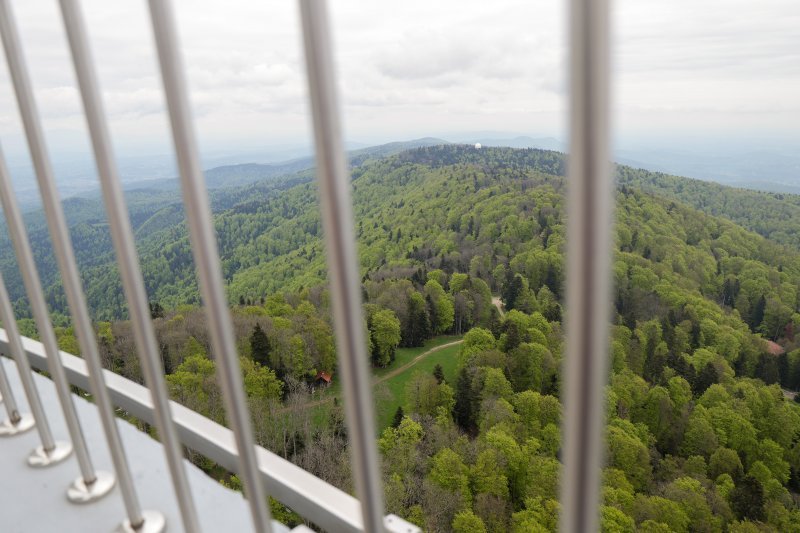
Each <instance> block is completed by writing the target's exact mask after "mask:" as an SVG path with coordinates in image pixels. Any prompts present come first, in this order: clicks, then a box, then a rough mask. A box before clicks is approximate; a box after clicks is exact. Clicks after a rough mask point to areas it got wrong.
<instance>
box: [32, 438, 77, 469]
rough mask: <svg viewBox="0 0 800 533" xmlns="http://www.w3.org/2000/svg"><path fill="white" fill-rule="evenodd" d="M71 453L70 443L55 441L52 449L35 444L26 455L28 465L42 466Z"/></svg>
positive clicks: (59, 460) (64, 457)
mask: <svg viewBox="0 0 800 533" xmlns="http://www.w3.org/2000/svg"><path fill="white" fill-rule="evenodd" d="M71 453H72V444H71V443H69V442H64V441H56V445H55V446H54V447H53V449H52V450H45V449H44V446H37V447H36V448H35V449H34V450H33V451H32V452H31V454H30V455H29V456H28V466H32V467H34V468H44V467H47V466H50V465H55V464H58V463H60V462H61V461H63V460H64V459H66V458H67V457H69V456H70V454H71Z"/></svg>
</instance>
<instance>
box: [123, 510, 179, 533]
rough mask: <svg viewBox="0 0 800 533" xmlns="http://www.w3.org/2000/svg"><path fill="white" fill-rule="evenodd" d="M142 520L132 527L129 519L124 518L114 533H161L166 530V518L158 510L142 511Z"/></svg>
mask: <svg viewBox="0 0 800 533" xmlns="http://www.w3.org/2000/svg"><path fill="white" fill-rule="evenodd" d="M142 516H143V517H144V522H142V524H141V525H140V526H139V527H137V528H134V527H133V526H131V522H130V520H125V521H124V522H123V523H122V524H121V525H120V526H119V527H118V528H117V530H116V533H162V532H164V531H166V530H167V519H166V518H165V517H164V515H163V514H161V513H159V512H158V511H142Z"/></svg>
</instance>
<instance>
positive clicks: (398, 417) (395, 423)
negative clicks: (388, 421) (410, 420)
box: [392, 405, 406, 428]
mask: <svg viewBox="0 0 800 533" xmlns="http://www.w3.org/2000/svg"><path fill="white" fill-rule="evenodd" d="M404 416H406V415H405V413H404V412H403V406H402V405H400V406H398V407H397V411H395V412H394V418H393V419H392V427H393V428H398V427H400V423H401V422H402V421H403V417H404Z"/></svg>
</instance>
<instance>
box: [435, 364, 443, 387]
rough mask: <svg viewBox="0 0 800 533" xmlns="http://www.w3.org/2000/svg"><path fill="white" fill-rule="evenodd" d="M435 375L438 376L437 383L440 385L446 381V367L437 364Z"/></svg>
mask: <svg viewBox="0 0 800 533" xmlns="http://www.w3.org/2000/svg"><path fill="white" fill-rule="evenodd" d="M433 377H435V378H436V383H438V384H439V385H441V384H442V383H444V369H443V368H442V365H439V364H437V365H436V366H435V367H433Z"/></svg>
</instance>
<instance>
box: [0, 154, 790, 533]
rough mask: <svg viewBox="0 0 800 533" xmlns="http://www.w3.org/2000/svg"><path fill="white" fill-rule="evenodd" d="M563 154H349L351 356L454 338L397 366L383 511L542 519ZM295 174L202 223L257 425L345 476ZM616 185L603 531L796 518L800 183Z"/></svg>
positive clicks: (149, 240) (193, 368) (191, 327)
mask: <svg viewBox="0 0 800 533" xmlns="http://www.w3.org/2000/svg"><path fill="white" fill-rule="evenodd" d="M563 174H564V158H563V155H562V154H558V153H555V152H548V151H540V150H512V149H504V148H491V149H486V148H484V149H481V150H476V149H474V148H472V147H468V146H460V145H449V146H432V147H423V148H418V149H414V150H409V151H404V152H401V153H399V154H396V155H391V156H389V157H369V156H365V157H363V158H361V159H359V161H358V162H357V164H356V165H355V166H354V168H353V191H354V203H355V212H356V217H357V219H356V230H357V233H358V241H359V246H360V256H361V266H362V275H363V298H364V311H365V313H364V315H365V324H364V328H365V331H366V332H367V338H368V342H369V354H370V363H371V364H372V366H373V367H374V368H375V369H385V368H391V367H392V365H394V364H395V354H396V352H397V351H398V350H400V349H403V348H404V347H416V346H422V345H423V344H424V343H425V342H426V340H428V339H431V338H433V337H436V336H439V335H443V334H449V335H458V336H463V342H462V343H461V345H460V349H459V353H458V355H457V361H455V362H454V364H455V372H454V374H453V375H452V376H451V377H450V378H449V379H448V378H447V377H445V376H444V374H443V372H442V371H441V369H439V370H438V371H435V372H433V373H430V374H417V375H415V376H414V377H413V379H411V380H410V381H409V383H408V384H407V387H408V388H409V391H410V392H411V393H410V394H407V395H406V401H405V405H403V406H402V407H401V408H399V409H398V411H397V413H396V416H395V418H394V420H393V422H392V423H391V424H390V425H388V426H387V427H381V428H380V429H381V434H380V435H378V436H376V437H377V439H378V445H379V448H380V450H381V452H382V456H383V467H384V479H385V492H386V500H387V505H388V510H389V512H393V513H396V514H398V515H400V516H402V517H404V518H406V519H407V520H409V521H411V522H414V523H416V524H419V525H420V526H422V527H423V528H424V529H425V530H426V531H455V532H459V533H467V532H470V533H471V532H483V531H492V532H494V531H497V532H503V531H514V532H523V531H525V532H528V531H554V530H555V529H556V525H557V517H558V511H559V504H558V479H559V473H560V462H559V452H560V445H561V434H560V422H561V416H562V413H561V411H562V407H561V400H560V392H561V359H562V345H563V338H562V327H561V323H562V319H563V315H564V310H562V307H561V300H562V296H563V291H564V287H563V283H564V257H563V252H564V238H565V226H564V217H565V213H564V189H565V179H564V177H563ZM310 178H311V174H310V173H308V172H306V173H301V174H296V175H292V176H288V177H283V178H279V179H271V180H269V181H265V182H263V183H261V182H259V183H256V184H251V185H248V186H245V187H240V188H231V189H220V190H216V191H214V192H213V197H214V204H215V211H216V213H217V215H216V226H217V229H218V232H219V242H220V249H221V255H222V258H223V265H224V272H225V276H226V279H227V281H228V289H229V294H230V299H231V305H232V314H233V317H234V323H235V327H236V334H237V338H238V340H239V345H238V347H239V352H240V356H241V361H242V368H243V373H244V377H245V385H246V388H247V394H248V397H249V400H250V404H251V409H252V412H253V422H254V425H255V429H256V435H257V438H258V440H259V442H260V443H261V444H263V445H264V446H266V447H268V448H270V449H272V450H274V451H275V452H276V453H279V454H281V455H282V456H284V457H286V458H288V459H290V460H292V461H294V462H296V463H297V464H299V465H301V466H303V468H306V469H308V470H309V471H311V472H312V473H314V474H315V475H318V476H320V477H322V478H324V479H326V480H328V481H329V482H331V483H334V484H336V485H337V486H340V487H342V488H343V489H345V490H352V485H351V481H350V472H349V470H348V465H347V460H346V453H347V451H346V428H344V426H343V417H342V414H341V406H340V405H339V402H338V399H337V398H336V397H334V398H333V400H332V401H331V402H328V403H325V404H322V405H320V400H319V399H318V398H319V394H320V392H319V390H317V389H318V388H319V387H320V382H319V377H320V375H321V374H328V375H330V374H332V375H334V376H335V375H336V354H335V347H334V342H333V333H332V328H331V321H330V307H329V296H328V292H327V289H326V287H325V265H324V255H323V254H324V250H323V247H322V238H321V237H322V236H321V231H322V228H321V224H320V219H319V214H318V211H317V207H316V196H315V188H314V187H313V185H312V183H310ZM619 183H620V186H619V188H618V191H617V198H616V199H617V210H616V215H617V225H616V249H615V252H614V253H615V255H614V278H615V279H614V281H615V290H614V299H613V303H612V305H613V308H614V314H613V316H614V323H613V325H612V326H611V327H612V345H611V356H612V361H611V373H610V377H609V385H608V387H607V396H606V411H607V416H608V428H607V462H606V468H605V470H604V475H603V489H602V497H603V505H602V508H601V512H602V527H603V531H609V532H617V531H645V532H660V531H686V532H688V531H731V532H745V531H796V530H800V507H798V492H800V405H798V404H796V403H795V402H793V401H791V399H790V398H793V397H794V394H793V391H794V390H797V388H800V349H798V342H797V341H796V339H795V328H796V325H798V324H800V315H799V314H798V310H799V309H800V249H798V243H797V242H795V241H794V239H796V236H797V235H798V234H800V232H798V230H800V218H798V217H793V215H792V213H794V210H795V209H800V198H798V197H794V196H790V195H783V196H781V195H775V194H766V193H755V192H751V191H742V190H736V189H728V188H724V187H721V186H717V185H713V184H708V183H704V182H697V181H693V180H688V179H684V178H675V177H670V176H664V175H660V174H654V173H649V172H647V171H643V170H635V169H631V168H627V167H620V168H619ZM141 194H142V198H141V200H142V201H141V207H140V209H141V210H139V209H138V208H137V207H135V206H136V205H137V204H135V203H134V208H133V209H132V216H133V218H134V223H135V225H136V227H137V231H138V236H139V245H140V251H141V254H142V257H143V269H144V272H145V275H146V276H147V284H148V291H149V293H150V295H151V299H152V301H153V304H152V315H153V319H154V322H155V324H156V328H157V334H158V338H159V343H160V346H161V352H162V359H163V361H164V367H165V372H166V373H167V379H168V382H169V385H170V389H171V392H172V394H173V396H174V398H175V399H177V400H179V401H181V402H183V403H185V404H186V405H188V406H189V407H191V408H192V409H195V410H197V411H198V412H200V413H203V414H204V415H206V416H209V417H210V418H212V419H215V420H217V421H220V422H224V414H223V412H222V405H221V401H220V393H219V390H218V388H217V385H216V383H215V379H214V369H215V362H214V358H213V355H214V354H213V353H210V350H209V341H208V337H207V333H206V328H205V325H204V320H205V319H204V316H203V313H202V311H201V310H200V309H198V308H197V296H196V282H195V280H194V274H193V264H192V260H191V252H190V249H189V245H188V239H187V238H186V232H185V228H184V227H183V225H182V223H181V220H182V216H181V213H180V210H179V209H177V208H176V206H175V203H174V202H173V201H171V200H170V198H169V197H168V196H165V197H164V199H163V200H164V201H163V203H159V200H158V197H155V198H153V199H152V200H151V201H150V204H151V205H150V206H148V205H147V204H148V202H147V200H146V194H145V193H144V192H143V193H141ZM165 195H166V193H165ZM87 209H88V210H90V209H91V208H90V207H87ZM77 211H80V210H77ZM87 212H88V211H87ZM73 216H74V217H75V225H74V227H73V228H85V231H86V233H85V234H83V233H81V232H80V231H73V239H74V240H75V242H76V246H77V247H78V248H79V250H78V254H79V256H80V257H81V258H82V259H81V261H82V266H84V267H85V268H84V273H85V276H86V278H85V279H86V280H90V279H91V283H87V290H88V294H89V297H90V302H91V305H92V308H93V312H94V313H95V316H96V318H97V319H98V322H97V330H98V336H99V338H100V340H101V345H102V349H103V355H104V359H105V364H106V365H107V366H108V367H109V368H112V369H113V370H115V371H116V372H119V373H121V374H123V375H126V376H127V377H129V378H131V379H134V380H137V381H140V382H141V381H142V376H141V371H140V369H139V367H138V362H137V361H136V357H135V351H134V350H133V340H132V335H131V331H130V325H129V323H128V322H127V321H125V320H124V302H123V301H122V297H121V296H118V295H120V294H121V292H120V291H119V290H117V288H116V287H117V285H118V280H117V279H116V272H115V271H114V269H113V266H110V264H108V263H106V262H107V261H110V260H112V259H113V258H111V257H110V256H102V255H101V254H100V253H97V252H98V250H99V248H98V249H96V250H94V252H93V251H92V246H98V247H100V246H106V244H107V243H106V242H105V241H102V239H103V238H106V237H100V236H99V233H98V234H97V235H94V234H93V233H92V232H93V231H97V232H101V228H100V224H99V222H97V221H96V220H95V219H92V216H94V215H91V216H89V215H87V216H85V217H84V218H83V219H81V218H80V217H79V216H78V214H73ZM29 222H30V223H31V224H33V227H34V229H35V227H36V226H35V223H36V220H35V217H34V216H33V215H31V220H30V221H29ZM32 233H35V231H34V232H32ZM93 235H94V236H93ZM82 246H85V247H86V248H85V249H82V250H81V249H80V248H81V247H82ZM106 253H107V252H106ZM45 258H46V254H44V252H41V253H40V254H39V255H37V259H39V260H44V259H45ZM3 261H10V260H7V259H5V258H4V259H3ZM9 264H10V263H9ZM48 265H49V264H48V263H47V262H46V261H45V262H44V266H43V267H42V268H43V270H46V269H47V268H49V267H48ZM6 266H7V264H6V263H3V267H4V268H5V267H6ZM4 273H5V272H4ZM45 279H46V281H48V282H50V283H51V286H50V290H49V291H48V295H49V296H50V304H51V305H52V308H53V310H54V311H55V312H57V313H60V314H61V315H63V314H64V310H65V307H64V304H63V300H62V299H61V298H60V297H59V296H58V294H59V287H58V281H57V276H55V274H52V276H51V277H47V276H45ZM9 283H10V284H11V283H12V282H11V281H9ZM493 295H495V296H496V297H499V300H500V302H501V303H502V305H495V304H496V303H497V302H493ZM18 298H19V299H18V301H17V311H18V312H19V314H20V317H21V321H20V322H21V326H22V328H23V331H24V332H25V333H26V334H28V335H31V336H33V335H35V330H34V328H33V326H32V322H31V321H30V319H28V318H26V314H25V313H26V310H25V305H24V299H23V298H22V295H18ZM60 320H61V322H60V326H61V327H59V328H58V335H59V342H60V343H61V346H62V348H63V349H65V350H68V351H72V352H73V353H77V343H76V342H75V339H74V335H73V333H72V331H71V329H70V328H69V324H68V321H66V319H65V318H64V317H63V316H61V317H60ZM768 342H769V344H768ZM784 389H785V390H784ZM192 459H193V460H195V461H196V462H197V463H198V464H199V465H201V466H202V467H203V468H205V469H206V470H208V471H209V472H210V473H212V475H216V476H218V477H221V478H225V480H226V482H228V483H231V484H235V478H230V477H229V476H228V475H227V474H226V473H224V472H220V471H219V470H218V469H217V468H216V467H215V465H212V464H207V462H204V460H203V459H202V458H199V457H194V456H192ZM273 507H274V510H275V511H276V516H278V517H279V518H281V519H282V520H285V521H287V522H290V523H293V522H294V521H296V520H298V517H296V516H295V515H293V514H292V513H291V511H290V510H288V509H285V508H282V507H281V506H279V505H278V504H277V503H275V504H274V505H273Z"/></svg>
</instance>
